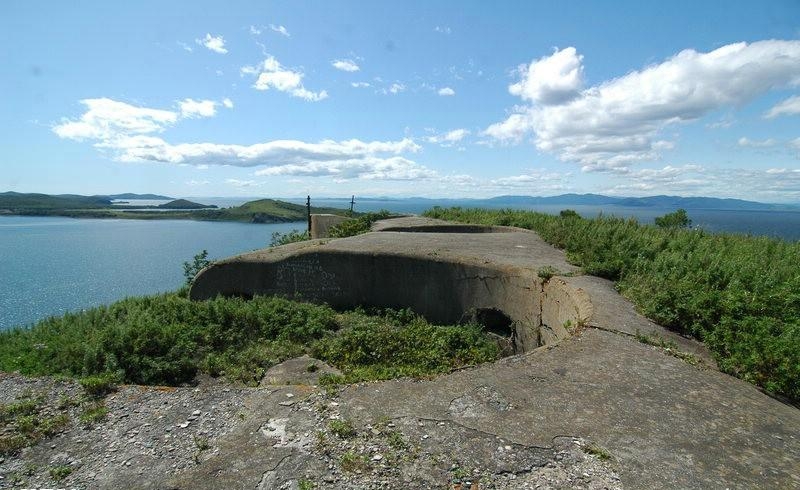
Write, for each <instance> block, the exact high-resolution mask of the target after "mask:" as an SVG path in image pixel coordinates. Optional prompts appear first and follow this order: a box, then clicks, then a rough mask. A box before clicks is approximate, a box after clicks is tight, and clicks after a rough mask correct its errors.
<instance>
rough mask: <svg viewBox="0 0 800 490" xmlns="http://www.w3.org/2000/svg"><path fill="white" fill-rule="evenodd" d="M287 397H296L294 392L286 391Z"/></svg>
mask: <svg viewBox="0 0 800 490" xmlns="http://www.w3.org/2000/svg"><path fill="white" fill-rule="evenodd" d="M286 398H294V393H286Z"/></svg>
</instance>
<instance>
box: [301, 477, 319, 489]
mask: <svg viewBox="0 0 800 490" xmlns="http://www.w3.org/2000/svg"><path fill="white" fill-rule="evenodd" d="M297 488H298V490H313V489H314V488H316V485H314V482H313V481H311V480H308V479H306V478H300V479H299V480H297Z"/></svg>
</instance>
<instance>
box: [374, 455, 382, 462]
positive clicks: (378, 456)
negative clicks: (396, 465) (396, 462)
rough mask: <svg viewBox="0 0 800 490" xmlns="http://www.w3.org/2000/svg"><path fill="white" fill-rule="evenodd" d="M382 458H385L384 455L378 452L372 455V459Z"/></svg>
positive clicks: (378, 459)
mask: <svg viewBox="0 0 800 490" xmlns="http://www.w3.org/2000/svg"><path fill="white" fill-rule="evenodd" d="M382 459H383V455H382V454H376V455H374V456H372V461H380V460H382Z"/></svg>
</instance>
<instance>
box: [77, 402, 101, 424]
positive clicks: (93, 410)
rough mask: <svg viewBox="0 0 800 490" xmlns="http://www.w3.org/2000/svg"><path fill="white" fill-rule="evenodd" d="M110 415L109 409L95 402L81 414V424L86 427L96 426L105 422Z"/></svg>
mask: <svg viewBox="0 0 800 490" xmlns="http://www.w3.org/2000/svg"><path fill="white" fill-rule="evenodd" d="M107 415H108V408H107V407H106V406H105V404H104V403H103V402H94V403H90V404H88V405H87V406H86V407H85V408H84V410H83V411H82V412H81V414H80V415H79V416H78V418H80V420H81V422H83V423H84V424H86V425H92V424H96V423H98V422H102V421H103V420H105V418H106V416H107Z"/></svg>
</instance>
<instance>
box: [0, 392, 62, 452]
mask: <svg viewBox="0 0 800 490" xmlns="http://www.w3.org/2000/svg"><path fill="white" fill-rule="evenodd" d="M68 423H69V416H67V415H66V414H57V415H52V414H50V413H48V412H47V410H45V407H44V398H43V397H35V398H34V397H32V396H22V397H21V398H20V399H18V400H17V401H15V402H13V403H9V404H0V455H1V456H5V455H9V454H15V453H17V452H18V451H20V450H21V449H22V448H24V447H27V446H32V445H33V444H36V443H37V442H38V441H40V440H42V439H44V438H49V437H53V436H54V435H56V434H58V433H59V432H60V431H61V430H62V429H63V428H64V427H66V426H67V424H68Z"/></svg>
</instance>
